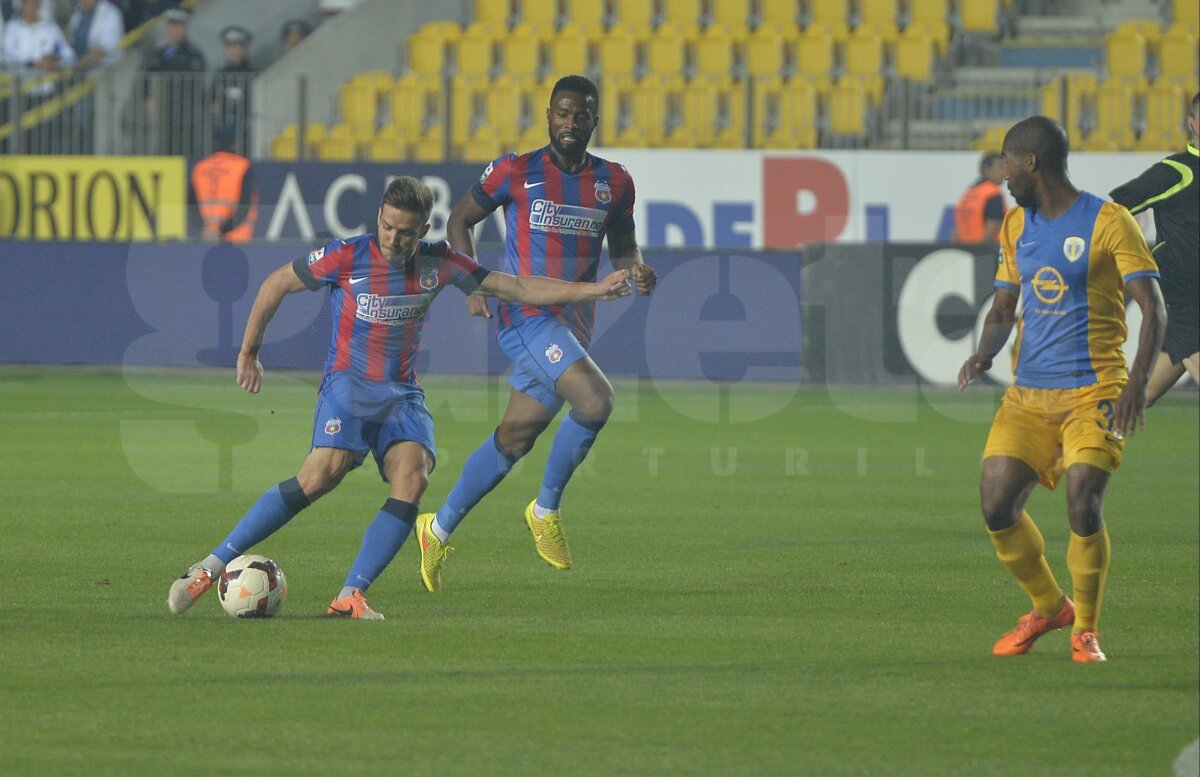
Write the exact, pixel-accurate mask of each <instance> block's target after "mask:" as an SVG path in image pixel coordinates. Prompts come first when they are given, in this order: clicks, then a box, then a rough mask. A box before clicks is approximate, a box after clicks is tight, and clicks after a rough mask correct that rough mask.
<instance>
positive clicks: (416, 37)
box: [406, 32, 446, 74]
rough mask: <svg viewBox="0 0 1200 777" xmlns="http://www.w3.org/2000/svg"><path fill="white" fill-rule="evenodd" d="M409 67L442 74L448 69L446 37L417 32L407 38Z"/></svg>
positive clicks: (416, 71)
mask: <svg viewBox="0 0 1200 777" xmlns="http://www.w3.org/2000/svg"><path fill="white" fill-rule="evenodd" d="M406 48H407V53H408V57H407V61H408V69H409V71H410V72H412V73H437V74H441V73H442V72H443V71H444V70H445V69H446V39H445V38H440V37H434V36H431V35H423V34H421V33H420V32H417V33H415V34H413V35H409V36H408V39H407V45H406Z"/></svg>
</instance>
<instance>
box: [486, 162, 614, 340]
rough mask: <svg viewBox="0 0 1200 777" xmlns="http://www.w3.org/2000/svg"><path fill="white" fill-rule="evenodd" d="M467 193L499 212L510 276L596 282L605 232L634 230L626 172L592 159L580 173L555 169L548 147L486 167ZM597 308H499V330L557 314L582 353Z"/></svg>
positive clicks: (592, 305)
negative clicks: (534, 318) (569, 328)
mask: <svg viewBox="0 0 1200 777" xmlns="http://www.w3.org/2000/svg"><path fill="white" fill-rule="evenodd" d="M471 193H472V196H473V197H474V199H475V202H476V203H478V204H479V206H480V207H481V208H483V209H484V210H486V211H488V212H491V211H493V210H495V209H496V208H499V207H503V208H504V220H505V227H506V235H505V240H504V266H503V269H504V271H505V272H507V273H511V274H513V275H542V276H545V277H548V278H557V279H559V280H563V281H588V282H592V281H595V280H596V268H597V266H598V265H599V264H600V253H601V249H602V244H603V242H604V236H605V235H606V234H607V233H608V230H609V229H611V228H614V227H615V228H617V229H623V230H630V231H632V230H633V228H634V224H633V201H634V189H633V178H632V177H631V176H630V175H629V171H627V170H626V169H625V168H624V167H622V166H621V165H619V164H617V163H615V162H609V161H608V160H606V159H601V158H600V157H597V156H592V155H591V154H588V155H587V158H586V160H585V163H584V165H583V167H582V168H581V169H580V170H579V172H577V173H566V172H564V171H563V170H562V168H560V167H559V166H558V165H557V164H555V162H554V157H553V155H552V154H551V153H550V147H549V146H546V147H543V148H540V149H538V150H537V151H531V152H529V153H528V154H522V155H520V156H518V155H516V154H507V155H505V156H502V157H500V158H499V159H497V160H496V161H494V162H492V163H491V164H490V165H488V166H487V169H486V170H484V171H483V175H482V176H481V177H480V179H479V183H478V184H477V185H476V186H475V187H474V188H473V189H472V190H471ZM595 307H596V305H595V303H594V302H585V303H579V304H572V305H549V306H545V307H538V306H536V305H523V304H520V303H516V302H501V303H500V324H501V326H511V325H512V324H513V322H515V321H520V320H521V319H524V318H531V317H536V316H554V317H557V318H558V319H560V320H561V321H562V322H563V323H564V324H566V325H567V326H569V327H571V329H572V330H573V331H574V333H575V336H576V337H577V338H578V339H579V342H580V343H581V344H583V346H584V347H587V345H588V343H589V342H590V341H591V337H592V324H593V322H594V321H595Z"/></svg>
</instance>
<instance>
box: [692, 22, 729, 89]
mask: <svg viewBox="0 0 1200 777" xmlns="http://www.w3.org/2000/svg"><path fill="white" fill-rule="evenodd" d="M723 29H724V28H722V30H723ZM692 62H693V63H694V71H695V73H696V75H697V76H701V77H704V78H706V79H709V80H711V79H713V78H719V79H720V80H722V81H728V80H729V79H730V77H731V76H730V74H731V73H732V72H733V66H734V52H733V39H732V38H730V37H729V36H727V35H725V34H723V33H717V34H713V33H712V32H707V33H705V34H704V35H701V36H700V37H699V38H696V39H695V40H694V41H693V42H692Z"/></svg>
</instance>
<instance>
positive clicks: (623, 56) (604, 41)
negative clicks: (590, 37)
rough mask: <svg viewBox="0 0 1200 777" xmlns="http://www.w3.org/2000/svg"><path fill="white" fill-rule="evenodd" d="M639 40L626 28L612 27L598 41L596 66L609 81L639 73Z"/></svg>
mask: <svg viewBox="0 0 1200 777" xmlns="http://www.w3.org/2000/svg"><path fill="white" fill-rule="evenodd" d="M637 46H638V43H637V38H636V37H635V35H634V32H633V31H632V30H630V29H627V28H625V27H612V28H610V29H609V31H608V33H607V34H605V36H604V37H603V38H601V39H600V40H598V41H596V64H597V65H598V66H599V69H600V72H601V73H603V74H604V75H605V80H606V81H607V80H608V79H609V78H610V77H612V76H632V75H634V73H636V72H637V65H638V55H637Z"/></svg>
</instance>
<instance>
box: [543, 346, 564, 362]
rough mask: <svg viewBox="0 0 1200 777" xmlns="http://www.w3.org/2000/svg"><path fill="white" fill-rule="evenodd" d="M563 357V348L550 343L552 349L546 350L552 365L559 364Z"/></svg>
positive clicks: (547, 357)
mask: <svg viewBox="0 0 1200 777" xmlns="http://www.w3.org/2000/svg"><path fill="white" fill-rule="evenodd" d="M562 357H563V350H562V348H559V347H558V343H550V347H549V348H547V349H546V359H548V360H549V361H550V363H551V364H558V362H559V360H560V359H562Z"/></svg>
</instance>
